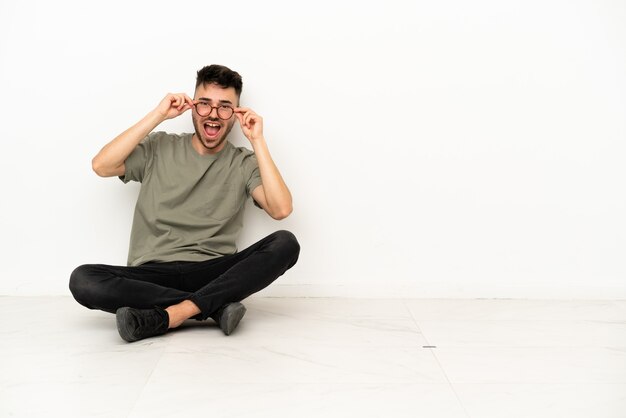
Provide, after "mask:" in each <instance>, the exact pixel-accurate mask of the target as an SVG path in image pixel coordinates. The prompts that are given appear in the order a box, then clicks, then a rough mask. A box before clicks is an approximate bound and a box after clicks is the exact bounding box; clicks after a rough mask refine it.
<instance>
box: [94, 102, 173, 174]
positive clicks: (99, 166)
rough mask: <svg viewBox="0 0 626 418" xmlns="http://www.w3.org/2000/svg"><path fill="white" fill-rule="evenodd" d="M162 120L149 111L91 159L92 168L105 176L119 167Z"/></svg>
mask: <svg viewBox="0 0 626 418" xmlns="http://www.w3.org/2000/svg"><path fill="white" fill-rule="evenodd" d="M163 120H164V118H163V116H162V115H160V114H159V113H158V112H156V111H151V112H150V113H148V114H147V115H146V116H144V117H143V119H141V120H140V121H139V122H137V123H136V124H134V125H133V126H131V127H130V128H128V129H127V130H125V131H124V132H122V133H121V134H119V135H118V136H117V137H115V139H113V140H112V141H111V142H109V143H108V144H106V145H105V146H104V147H103V148H102V149H101V150H100V152H99V153H98V154H97V155H96V156H95V157H94V158H93V160H92V166H93V169H94V171H95V172H96V173H98V174H100V175H107V174H108V173H109V172H111V171H115V170H116V169H117V168H118V167H121V166H122V164H124V161H126V158H128V156H129V155H130V154H131V152H133V150H134V149H135V148H136V147H137V144H139V142H141V140H142V139H143V138H145V137H146V135H148V134H149V133H150V132H152V130H154V128H156V127H157V126H158V125H159V124H160V123H161V122H163Z"/></svg>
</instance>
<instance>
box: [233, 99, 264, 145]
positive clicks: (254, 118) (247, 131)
mask: <svg viewBox="0 0 626 418" xmlns="http://www.w3.org/2000/svg"><path fill="white" fill-rule="evenodd" d="M235 116H237V119H238V120H239V125H240V126H241V131H242V132H243V134H244V135H245V136H246V138H248V140H249V141H254V140H255V139H260V138H263V118H262V117H261V116H259V115H257V114H256V113H254V111H253V110H252V109H250V108H248V107H236V108H235Z"/></svg>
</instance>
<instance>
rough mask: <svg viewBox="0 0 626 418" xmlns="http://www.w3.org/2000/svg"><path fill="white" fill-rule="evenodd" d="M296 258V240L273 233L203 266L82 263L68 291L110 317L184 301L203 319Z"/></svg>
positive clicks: (248, 292)
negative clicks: (128, 309) (119, 311)
mask: <svg viewBox="0 0 626 418" xmlns="http://www.w3.org/2000/svg"><path fill="white" fill-rule="evenodd" d="M299 254H300V244H299V243H298V241H297V239H296V237H295V236H294V235H293V234H292V233H291V232H289V231H277V232H274V233H273V234H271V235H268V236H267V237H265V238H263V239H262V240H261V241H259V242H257V243H255V244H253V245H251V246H250V247H248V248H246V249H245V250H243V251H240V252H238V253H236V254H232V255H226V256H223V257H220V258H215V259H211V260H207V261H199V262H195V261H172V262H166V263H155V262H150V263H145V264H142V265H139V266H136V267H126V266H109V265H104V264H85V265H82V266H80V267H78V268H76V270H74V271H73V272H72V275H71V277H70V290H71V292H72V295H74V298H75V299H76V300H77V301H78V303H80V304H81V305H83V306H86V307H87V308H89V309H100V310H102V311H106V312H111V313H115V311H116V310H117V309H118V308H121V307H124V306H129V307H132V308H138V309H149V308H154V307H155V306H159V307H161V308H167V307H168V306H170V305H175V304H177V303H179V302H182V301H183V300H186V299H189V300H191V301H192V302H194V303H195V304H196V305H197V306H198V308H200V311H201V313H200V314H198V315H196V316H194V317H193V318H195V319H199V320H204V319H207V318H209V317H210V316H211V314H213V313H214V312H216V311H217V310H218V309H219V308H220V307H222V306H223V305H225V304H227V303H230V302H239V301H241V300H243V299H245V298H246V297H248V296H250V295H251V294H253V293H256V292H258V291H259V290H261V289H263V288H265V287H267V286H268V285H270V284H271V283H272V282H273V281H274V280H276V279H277V278H278V277H279V276H281V275H282V274H283V273H285V272H286V271H287V270H288V269H290V268H291V267H292V266H293V265H294V264H296V261H298V255H299Z"/></svg>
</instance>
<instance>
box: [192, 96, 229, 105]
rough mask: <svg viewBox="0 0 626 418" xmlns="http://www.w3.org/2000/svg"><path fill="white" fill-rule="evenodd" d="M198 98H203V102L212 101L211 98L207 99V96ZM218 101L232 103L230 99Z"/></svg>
mask: <svg viewBox="0 0 626 418" xmlns="http://www.w3.org/2000/svg"><path fill="white" fill-rule="evenodd" d="M198 100H203V101H205V102H212V101H213V100H211V99H209V98H208V97H199V98H198ZM219 102H220V103H228V104H233V102H231V101H230V100H220V101H219Z"/></svg>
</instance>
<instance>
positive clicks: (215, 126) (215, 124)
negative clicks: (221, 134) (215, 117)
mask: <svg viewBox="0 0 626 418" xmlns="http://www.w3.org/2000/svg"><path fill="white" fill-rule="evenodd" d="M205 125H209V126H212V127H214V128H218V127H219V126H220V125H219V124H217V123H205Z"/></svg>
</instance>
